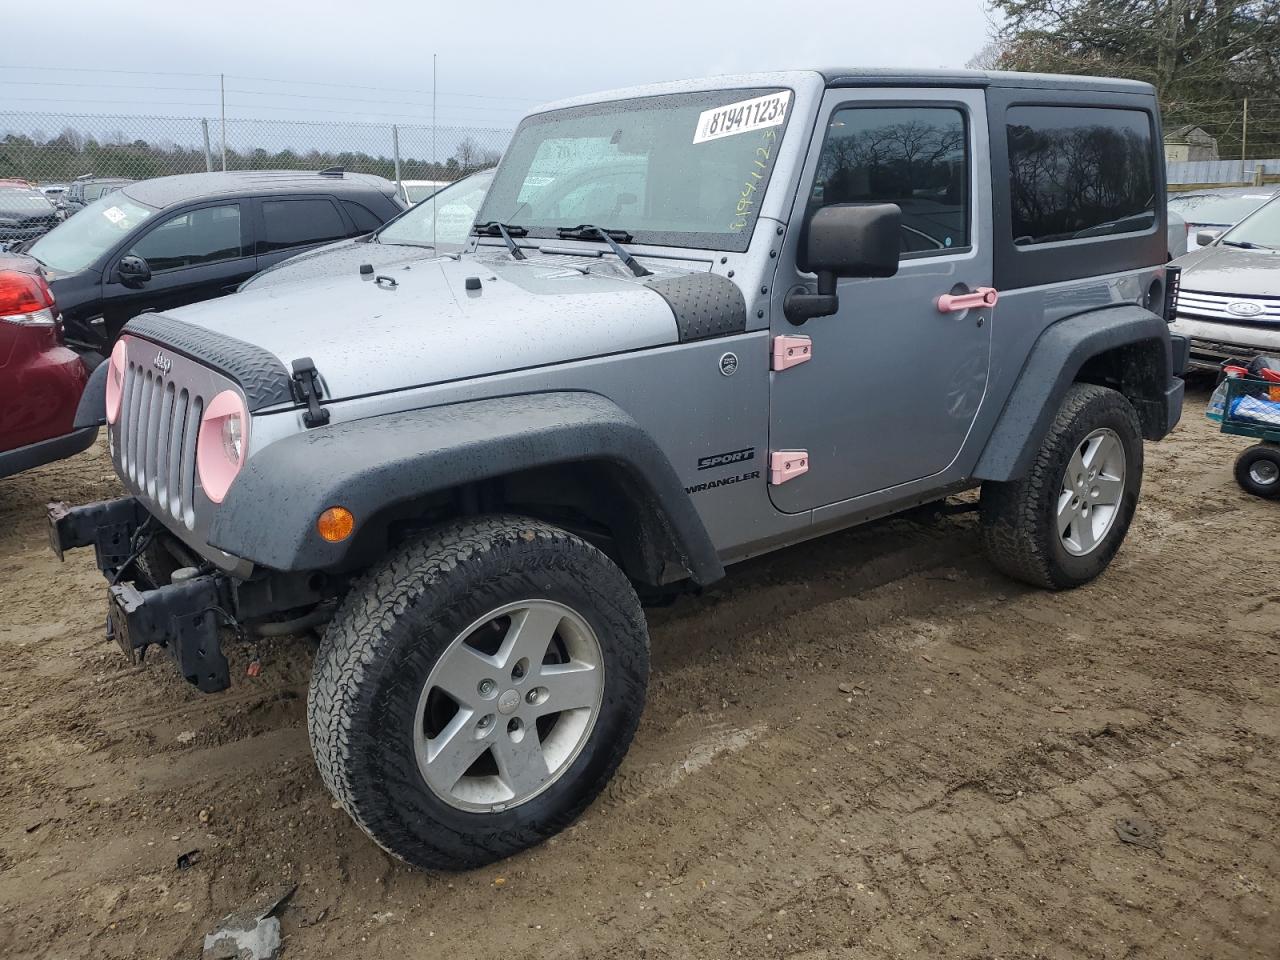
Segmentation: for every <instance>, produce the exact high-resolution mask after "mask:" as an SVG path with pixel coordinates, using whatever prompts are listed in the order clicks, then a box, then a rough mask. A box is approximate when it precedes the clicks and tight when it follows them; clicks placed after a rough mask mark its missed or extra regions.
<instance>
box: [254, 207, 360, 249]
mask: <svg viewBox="0 0 1280 960" xmlns="http://www.w3.org/2000/svg"><path fill="white" fill-rule="evenodd" d="M262 223H263V237H262V248H261V249H262V250H263V251H264V252H265V251H268V250H283V249H285V248H286V247H300V246H304V245H306V244H310V243H327V242H329V241H330V240H341V239H342V238H343V237H345V236H347V235H348V234H349V233H350V231H349V230H348V229H347V225H346V224H345V223H344V222H343V220H342V215H341V214H339V213H338V208H337V207H335V206H334V205H333V203H332V202H331V201H329V200H323V199H316V200H264V201H262Z"/></svg>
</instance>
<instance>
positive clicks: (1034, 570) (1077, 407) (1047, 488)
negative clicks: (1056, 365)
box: [981, 383, 1143, 590]
mask: <svg viewBox="0 0 1280 960" xmlns="http://www.w3.org/2000/svg"><path fill="white" fill-rule="evenodd" d="M1100 428H1107V429H1110V430H1112V431H1114V433H1115V434H1116V435H1117V436H1118V437H1119V439H1120V445H1121V447H1122V448H1123V450H1124V456H1125V475H1124V485H1123V488H1122V496H1121V500H1120V503H1119V506H1118V510H1117V513H1116V515H1115V518H1114V520H1113V521H1112V523H1111V526H1110V528H1109V529H1108V530H1107V532H1106V534H1105V535H1104V536H1102V537H1101V539H1099V540H1098V542H1097V544H1096V545H1095V546H1094V547H1093V548H1092V549H1091V550H1089V552H1087V553H1084V554H1083V555H1075V554H1072V553H1071V552H1070V551H1068V550H1067V548H1066V547H1065V546H1064V545H1063V542H1062V538H1061V537H1060V536H1059V531H1058V524H1057V513H1058V501H1059V497H1060V495H1061V491H1062V482H1063V477H1064V476H1065V475H1066V471H1067V467H1068V464H1069V463H1070V461H1071V457H1072V455H1073V454H1074V453H1075V452H1076V450H1077V449H1078V448H1079V447H1080V446H1081V444H1083V443H1084V442H1085V439H1086V438H1087V437H1088V436H1089V435H1090V433H1092V432H1093V431H1095V430H1098V429H1100ZM1142 453H1143V450H1142V431H1141V428H1140V426H1139V424H1138V418H1137V414H1136V413H1135V412H1134V409H1133V406H1132V405H1131V404H1130V403H1129V401H1128V400H1126V399H1125V397H1124V395H1123V394H1121V393H1119V392H1117V391H1115V390H1111V389H1109V388H1107V387H1100V386H1095V385H1093V384H1087V383H1076V384H1072V386H1071V388H1070V389H1069V390H1068V391H1067V395H1066V396H1065V397H1064V398H1063V401H1062V405H1061V406H1060V407H1059V409H1058V413H1057V415H1056V416H1055V417H1054V419H1053V423H1052V424H1051V425H1050V427H1049V432H1048V434H1047V435H1046V436H1045V438H1044V441H1043V442H1042V443H1041V444H1040V449H1039V450H1038V451H1037V452H1036V455H1035V458H1034V459H1033V460H1032V462H1031V466H1030V468H1029V469H1028V471H1027V473H1026V475H1025V476H1024V477H1022V478H1021V479H1019V480H1013V481H1009V482H1005V483H997V482H993V481H988V482H986V483H984V484H983V485H982V497H981V517H982V538H983V545H984V546H985V548H986V551H987V555H988V556H989V557H990V558H991V562H992V563H994V564H995V566H996V567H997V568H998V569H999V570H1000V571H1001V572H1002V573H1004V574H1006V575H1007V576H1010V577H1013V578H1014V579H1016V580H1022V581H1024V582H1025V583H1029V584H1031V585H1033V586H1037V587H1044V588H1046V589H1050V590H1064V589H1069V588H1071V587H1078V586H1081V585H1082V584H1085V583H1088V582H1089V581H1090V580H1092V579H1094V578H1095V577H1096V576H1098V574H1100V573H1102V571H1103V570H1105V569H1106V568H1107V565H1108V564H1109V563H1110V562H1111V560H1112V558H1113V557H1114V556H1115V555H1116V551H1117V550H1119V549H1120V544H1121V543H1122V542H1123V541H1124V537H1125V533H1126V532H1127V531H1128V529H1129V523H1130V521H1132V520H1133V512H1134V509H1135V508H1136V507H1137V504H1138V493H1139V491H1140V489H1141V487H1142Z"/></svg>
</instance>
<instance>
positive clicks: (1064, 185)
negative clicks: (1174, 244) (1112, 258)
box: [1007, 106, 1156, 246]
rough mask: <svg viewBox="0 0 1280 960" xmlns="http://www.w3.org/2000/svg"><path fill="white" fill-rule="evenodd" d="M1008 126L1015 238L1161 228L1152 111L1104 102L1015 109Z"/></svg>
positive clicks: (1042, 239)
mask: <svg viewBox="0 0 1280 960" xmlns="http://www.w3.org/2000/svg"><path fill="white" fill-rule="evenodd" d="M1007 125H1008V126H1007V130H1008V137H1009V180H1010V183H1009V189H1010V204H1011V206H1012V215H1013V217H1012V219H1013V242H1014V243H1015V244H1018V245H1019V246H1022V245H1028V244H1037V243H1052V242H1054V241H1058V240H1074V239H1078V238H1081V237H1101V236H1110V235H1113V234H1118V233H1142V232H1145V231H1148V230H1150V229H1152V228H1153V227H1154V225H1155V222H1156V214H1155V151H1154V147H1153V141H1152V136H1151V117H1150V115H1148V114H1147V113H1145V112H1144V111H1141V110H1124V109H1118V108H1103V107H1058V106H1055V107H1039V106H1037V107H1011V108H1010V109H1009V112H1008V116H1007Z"/></svg>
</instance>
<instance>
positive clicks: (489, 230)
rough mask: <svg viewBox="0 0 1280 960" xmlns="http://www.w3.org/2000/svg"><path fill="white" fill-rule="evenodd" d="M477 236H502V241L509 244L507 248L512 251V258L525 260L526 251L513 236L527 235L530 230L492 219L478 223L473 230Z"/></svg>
mask: <svg viewBox="0 0 1280 960" xmlns="http://www.w3.org/2000/svg"><path fill="white" fill-rule="evenodd" d="M472 232H473V233H475V235H476V236H477V237H501V238H502V242H503V243H505V244H506V245H507V249H508V250H510V251H511V259H513V260H524V259H526V258H525V255H524V251H523V250H521V249H520V246H519V244H517V243H516V242H515V241H514V240H512V239H511V238H512V237H527V236H528V235H529V231H528V230H526V229H525V228H524V227H517V226H514V225H508V224H505V223H502V222H500V221H498V220H490V221H489V222H488V223H477V224H476V225H475V228H474V229H473V231H472Z"/></svg>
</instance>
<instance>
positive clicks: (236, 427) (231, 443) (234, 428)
mask: <svg viewBox="0 0 1280 960" xmlns="http://www.w3.org/2000/svg"><path fill="white" fill-rule="evenodd" d="M222 449H223V450H224V451H225V452H226V454H227V459H228V460H230V461H231V462H232V463H234V464H235V465H236V466H239V465H240V458H241V457H242V456H243V455H244V422H243V421H242V420H241V419H240V414H238V413H233V414H231V415H230V416H227V417H224V418H223V420H222Z"/></svg>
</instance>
